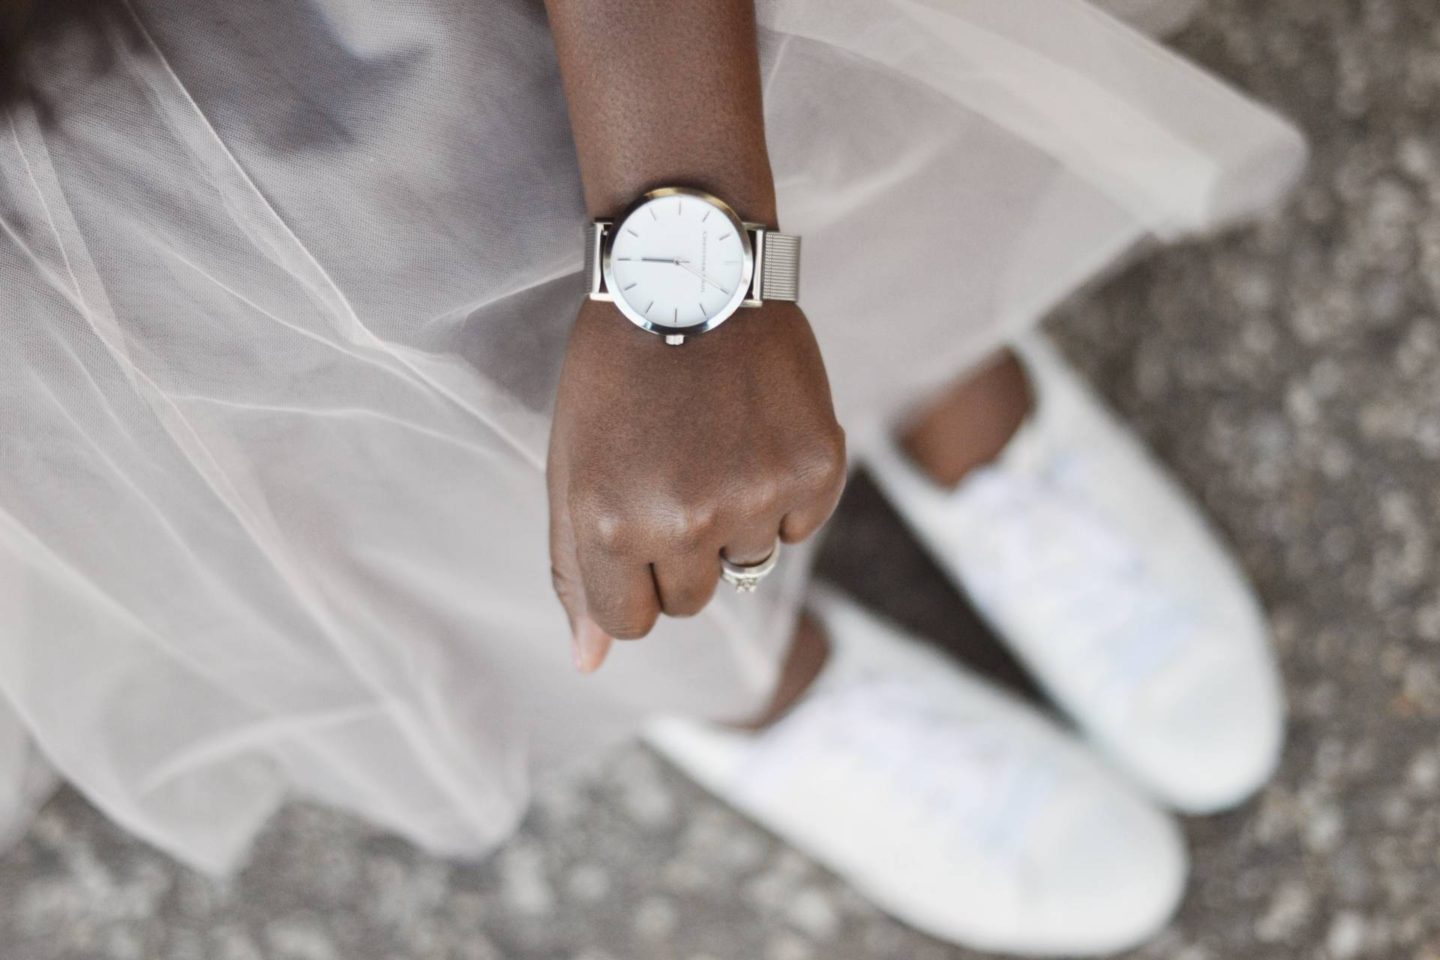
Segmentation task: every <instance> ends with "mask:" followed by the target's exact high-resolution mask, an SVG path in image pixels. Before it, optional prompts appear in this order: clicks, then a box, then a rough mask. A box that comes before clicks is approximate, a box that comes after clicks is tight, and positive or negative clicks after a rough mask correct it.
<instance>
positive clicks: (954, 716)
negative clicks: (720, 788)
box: [736, 673, 1059, 859]
mask: <svg viewBox="0 0 1440 960" xmlns="http://www.w3.org/2000/svg"><path fill="white" fill-rule="evenodd" d="M928 687H929V684H926V683H925V682H924V681H923V680H921V679H919V678H913V677H903V678H902V677H894V676H883V675H867V674H865V673H860V674H858V675H852V676H849V677H846V678H844V679H840V678H837V677H833V676H832V677H831V678H830V679H829V681H828V682H827V684H826V686H825V687H823V688H820V689H817V690H815V691H814V693H813V694H812V695H811V696H810V697H808V698H807V699H806V700H805V701H803V702H802V703H801V704H799V705H797V706H796V707H795V708H794V709H793V710H792V711H791V713H790V714H788V715H787V716H786V717H785V718H784V719H783V720H782V721H781V722H780V723H778V724H776V725H775V726H774V727H772V728H771V729H769V730H767V731H765V732H764V733H762V734H760V735H759V736H758V737H757V738H756V741H755V744H754V750H753V751H752V753H751V755H750V758H749V760H748V761H747V762H746V763H745V765H744V766H743V767H742V768H741V769H740V770H739V771H738V774H737V777H736V789H737V794H738V796H739V797H741V798H743V802H744V803H745V804H747V805H752V806H754V807H757V808H763V809H766V810H770V811H775V810H776V809H777V808H784V809H786V810H787V811H788V812H789V815H790V816H792V817H795V818H797V819H800V820H805V819H807V818H811V817H818V818H820V819H821V820H824V819H826V818H827V817H832V816H836V815H839V816H841V817H843V818H844V819H846V820H847V821H850V822H851V824H852V826H853V825H854V824H856V823H859V822H864V821H865V820H866V819H867V818H870V817H878V818H885V819H889V818H894V817H901V818H907V819H909V820H913V821H914V825H913V829H912V830H911V831H910V832H911V833H913V834H914V835H916V836H917V837H920V838H922V839H921V840H919V841H917V842H921V843H931V844H944V845H947V846H949V847H951V848H955V849H959V850H964V851H968V852H971V853H977V854H980V855H982V857H984V858H987V859H991V858H995V857H1008V856H1013V855H1014V854H1015V852H1016V851H1017V849H1018V847H1019V845H1020V843H1021V842H1022V841H1023V840H1024V838H1025V837H1026V836H1027V827H1028V823H1029V821H1030V819H1031V817H1033V816H1034V815H1035V814H1036V813H1037V812H1038V811H1039V810H1040V809H1042V808H1043V807H1044V806H1045V804H1046V802H1047V797H1048V795H1049V794H1050V792H1051V791H1052V790H1053V789H1054V787H1055V785H1056V783H1057V782H1058V779H1059V776H1058V773H1057V771H1055V770H1053V769H1050V768H1048V767H1042V766H1041V765H1039V764H1037V763H1035V762H1033V761H1032V760H1031V759H1030V758H1029V753H1028V751H1026V750H1025V749H1024V747H1023V745H1021V744H1019V743H1016V742H1014V738H1013V737H1011V736H1008V735H1007V729H1008V728H1006V727H1005V726H1004V725H1003V724H1000V723H997V722H994V721H989V720H984V719H981V718H979V717H976V718H973V719H970V718H966V717H964V716H963V715H962V714H960V713H958V712H956V710H955V709H954V705H953V704H951V705H947V706H940V705H939V704H937V703H936V701H935V699H934V698H935V697H936V695H937V694H941V693H943V692H944V691H941V690H931V689H928ZM952 692H953V691H952Z"/></svg>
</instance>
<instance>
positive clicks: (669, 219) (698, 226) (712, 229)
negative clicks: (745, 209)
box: [605, 187, 754, 333]
mask: <svg viewBox="0 0 1440 960" xmlns="http://www.w3.org/2000/svg"><path fill="white" fill-rule="evenodd" d="M612 230H613V231H614V233H613V239H612V241H611V244H610V250H609V256H608V257H607V258H606V261H605V283H606V286H608V287H609V289H610V292H611V294H612V295H613V296H614V297H615V302H616V305H617V306H619V308H620V310H621V311H622V312H623V313H624V314H625V315H626V316H627V317H629V318H630V320H632V321H633V322H635V323H637V324H639V325H640V326H642V327H645V328H646V329H648V330H656V331H658V332H661V333H667V332H669V331H672V330H675V331H687V332H699V331H701V330H707V329H709V328H710V327H713V326H716V325H718V324H719V323H720V322H721V321H723V320H725V319H726V318H727V317H729V316H730V315H731V314H733V313H734V312H735V311H736V309H738V308H739V306H740V303H741V301H743V300H744V299H745V295H746V293H747V292H748V290H749V286H750V280H751V277H752V276H753V275H754V259H753V254H752V251H751V247H750V235H749V234H748V233H747V232H746V231H745V227H744V225H743V224H742V223H741V222H740V220H739V218H738V217H736V216H735V214H734V212H733V211H731V210H730V208H729V207H727V206H725V205H724V204H723V203H721V202H720V201H719V200H716V199H715V198H713V197H710V196H708V195H707V194H703V193H700V192H698V191H691V190H682V189H679V188H674V187H670V188H666V189H663V190H655V191H652V192H651V193H648V194H646V195H645V197H644V198H643V199H642V200H641V202H640V203H639V204H638V205H636V206H635V207H634V208H633V209H632V210H631V211H630V213H629V214H628V215H627V216H626V217H625V218H624V219H623V220H621V221H619V222H618V223H616V224H615V226H614V227H613V228H612Z"/></svg>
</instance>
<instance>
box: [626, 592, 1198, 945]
mask: <svg viewBox="0 0 1440 960" xmlns="http://www.w3.org/2000/svg"><path fill="white" fill-rule="evenodd" d="M812 609H814V610H815V612H816V613H817V614H818V615H819V617H820V620H821V621H822V622H823V623H824V625H825V627H826V630H827V633H828V635H829V638H830V641H831V654H830V660H829V661H828V662H827V663H826V665H825V668H824V670H822V671H821V674H820V677H819V678H818V679H817V680H816V682H815V684H814V685H813V686H812V687H811V689H810V690H809V691H808V692H807V693H806V695H805V697H804V699H803V700H801V702H800V703H799V704H798V705H796V706H795V707H794V708H793V709H792V710H791V711H790V712H789V713H787V714H786V715H785V716H784V717H783V718H782V719H781V720H780V721H779V722H778V723H776V724H775V725H774V726H772V727H770V728H769V729H767V730H765V731H763V732H761V733H759V734H747V733H740V732H733V731H723V730H720V729H719V728H715V727H709V726H704V725H701V724H698V723H695V722H691V721H686V720H664V721H661V722H659V723H657V724H654V725H653V726H652V728H651V729H650V731H649V732H648V733H647V739H648V740H649V742H650V743H651V745H652V746H654V747H655V748H656V749H657V750H659V751H660V752H661V753H662V754H663V755H665V756H667V757H668V758H669V759H670V760H672V761H673V762H675V763H676V764H677V765H679V766H680V767H681V768H682V769H683V770H685V771H686V772H687V773H689V774H690V775H691V776H692V777H694V778H695V780H697V781H698V782H699V783H701V784H702V785H703V786H705V787H707V788H708V789H710V790H711V791H713V792H714V793H716V794H718V795H719V796H720V797H722V798H723V799H725V800H726V801H728V802H730V803H731V804H733V805H734V806H736V807H737V808H739V809H740V810H742V811H744V812H746V813H748V814H749V815H751V816H752V817H754V818H755V819H756V820H757V821H759V823H761V824H762V825H763V826H765V827H767V828H768V829H770V830H772V831H773V832H775V833H776V834H778V835H779V836H781V837H783V838H784V839H785V840H787V841H788V842H790V843H792V844H793V845H795V846H796V847H798V848H799V849H800V850H802V851H805V852H806V853H808V854H809V855H810V856H812V857H814V858H815V859H816V860H817V861H819V862H820V863H822V864H824V865H826V866H827V867H829V868H830V869H832V870H834V871H835V872H837V873H839V874H840V875H841V876H842V877H844V878H845V879H846V880H848V881H849V882H850V883H851V884H852V885H853V886H854V887H855V888H856V889H857V890H859V891H860V892H861V893H863V894H865V895H866V896H867V897H868V898H869V899H870V900H871V901H872V902H873V903H875V904H876V905H877V906H878V907H880V908H881V909H883V910H885V911H887V912H889V913H890V914H892V915H893V916H895V917H896V918H897V919H899V920H901V921H903V922H905V923H908V924H910V925H912V926H914V927H916V928H918V929H920V930H922V931H924V932H926V933H929V934H931V935H932V936H936V937H941V938H943V939H946V940H951V941H954V942H956V943H959V944H963V945H965V946H969V947H974V948H979V949H984V950H993V951H1003V952H1006V953H1023V954H1030V955H1054V954H1067V955H1074V954H1098V953H1110V952H1114V951H1118V950H1122V949H1125V948H1127V947H1130V946H1133V945H1135V944H1137V943H1139V942H1141V941H1143V940H1145V939H1147V938H1148V937H1149V936H1151V935H1153V934H1154V933H1156V932H1157V931H1158V930H1159V929H1160V928H1161V926H1162V925H1163V924H1164V923H1165V921H1166V919H1168V917H1169V916H1170V914H1171V912H1172V911H1173V909H1174V907H1175V905H1176V903H1177V902H1178V900H1179V898H1180V894H1181V892H1182V890H1183V887H1184V881H1185V873H1186V862H1185V853H1184V848H1183V846H1182V843H1181V839H1180V835H1179V832H1178V830H1177V828H1176V827H1175V825H1174V824H1173V822H1172V821H1171V820H1170V819H1169V818H1168V817H1166V816H1165V815H1164V814H1162V813H1160V812H1159V811H1158V810H1156V809H1155V808H1154V807H1153V806H1151V805H1150V804H1149V803H1148V802H1146V801H1145V800H1144V799H1143V798H1141V797H1140V796H1139V795H1138V794H1136V793H1135V792H1134V791H1133V790H1132V789H1131V788H1129V787H1128V786H1126V785H1125V784H1124V783H1123V782H1122V781H1119V780H1117V779H1116V778H1115V777H1114V776H1113V775H1111V774H1109V773H1107V772H1106V771H1105V770H1104V769H1103V768H1102V767H1101V765H1100V764H1099V763H1098V762H1096V761H1095V760H1093V759H1091V758H1090V757H1089V756H1088V754H1087V753H1086V752H1085V751H1084V749H1083V748H1082V747H1080V746H1079V745H1078V744H1077V743H1075V742H1074V741H1072V740H1071V739H1070V738H1068V737H1067V736H1066V735H1065V734H1063V733H1061V732H1060V731H1059V730H1057V729H1056V728H1055V727H1054V726H1052V725H1051V724H1050V723H1048V722H1047V721H1046V720H1044V719H1043V718H1042V717H1041V716H1040V715H1039V714H1038V713H1036V712H1035V711H1033V710H1031V709H1029V708H1028V707H1026V706H1024V705H1022V704H1020V703H1019V702H1017V701H1015V700H1013V699H1011V698H1010V697H1008V696H1006V695H1005V694H1003V693H1001V692H1000V691H998V690H995V689H993V688H991V687H989V686H987V685H985V684H984V683H982V682H981V681H980V680H978V679H976V678H974V677H972V676H970V675H968V674H966V673H965V672H963V671H962V670H961V669H960V668H959V667H957V666H955V665H954V664H952V663H950V662H949V661H948V660H947V659H946V658H945V657H944V656H942V655H940V654H938V653H936V652H934V651H931V650H927V649H925V648H923V647H921V646H919V645H918V644H916V643H915V642H914V641H912V640H909V639H908V638H906V637H904V636H903V635H902V634H900V633H899V632H898V631H897V630H896V629H895V628H894V627H891V626H888V625H886V624H883V623H881V622H880V621H878V620H876V619H874V618H873V617H871V616H869V615H868V614H866V613H864V612H863V611H861V610H859V609H858V608H857V607H855V606H854V605H853V604H851V603H849V602H846V601H842V600H840V599H839V598H838V597H835V596H834V595H830V594H824V593H821V594H819V595H818V597H817V603H816V605H815V606H814V607H812Z"/></svg>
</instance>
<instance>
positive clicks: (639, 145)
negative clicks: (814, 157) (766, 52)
mask: <svg viewBox="0 0 1440 960" xmlns="http://www.w3.org/2000/svg"><path fill="white" fill-rule="evenodd" d="M546 8H547V9H548V11H549V15H550V24H551V29H552V31H553V33H554V36H555V46H556V49H557V51H558V53H559V57H560V70H561V73H562V75H563V76H564V80H565V93H566V96H567V98H568V100H569V103H570V118H571V126H572V127H573V129H574V133H575V145H576V149H577V151H578V153H579V159H580V172H581V177H582V180H583V182H584V187H585V202H586V206H587V207H588V208H589V211H590V214H591V216H596V217H602V216H611V215H613V214H615V213H617V212H618V211H620V210H622V209H624V207H625V206H627V205H628V204H629V203H630V202H631V201H633V200H634V199H635V198H636V197H637V196H639V195H640V194H641V193H643V192H644V191H645V190H647V189H650V188H652V187H656V186H662V185H686V186H694V187H698V188H700V189H704V190H708V191H710V192H711V193H714V194H716V195H717V196H719V197H721V198H723V199H724V200H726V201H727V202H728V203H729V204H730V205H731V206H733V207H734V208H735V209H736V210H737V211H738V212H739V213H740V215H741V216H742V217H744V218H745V219H747V220H752V221H756V222H759V223H764V224H766V225H768V226H772V227H775V226H778V224H777V223H776V216H775V185H774V179H773V177H772V174H771V171H770V158H769V154H768V153H767V151H766V148H765V123H764V113H763V109H762V104H761V90H760V65H759V57H758V54H757V50H756V38H755V11H754V6H753V4H752V3H751V2H750V0H546Z"/></svg>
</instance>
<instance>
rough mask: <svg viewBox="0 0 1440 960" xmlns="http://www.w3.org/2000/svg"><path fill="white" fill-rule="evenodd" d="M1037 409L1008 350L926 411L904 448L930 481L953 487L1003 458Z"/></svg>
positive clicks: (913, 426)
mask: <svg viewBox="0 0 1440 960" xmlns="http://www.w3.org/2000/svg"><path fill="white" fill-rule="evenodd" d="M1032 403H1033V398H1032V397H1031V394H1030V385H1029V384H1028V383H1027V382H1026V379H1025V371H1024V369H1023V368H1021V366H1020V361H1019V360H1017V359H1016V357H1015V354H1013V353H1011V352H1010V351H1009V350H1005V351H1002V352H1001V353H999V354H997V355H996V356H995V357H993V358H992V359H991V360H989V361H988V362H987V363H985V364H984V365H983V366H981V367H980V368H979V369H978V370H976V372H975V373H973V374H972V375H970V376H969V377H966V378H965V379H963V380H961V381H959V382H957V383H956V384H955V385H954V386H953V387H951V388H950V389H949V390H947V391H945V393H944V394H942V395H941V396H940V397H939V398H937V399H936V400H935V401H933V402H932V403H931V404H930V405H929V406H928V407H926V408H925V409H924V410H922V411H921V412H920V414H919V415H918V416H917V417H915V418H914V420H913V421H912V422H911V424H910V426H909V427H908V428H907V429H906V430H905V432H904V434H903V435H902V436H901V438H900V446H901V448H902V449H904V451H905V452H906V453H907V454H909V456H910V459H911V460H913V461H914V462H915V465H916V466H918V467H919V468H920V469H921V471H923V472H924V473H925V474H926V475H927V476H929V478H930V479H931V480H933V481H935V482H936V483H937V484H939V485H940V486H944V487H953V486H954V485H955V484H957V483H959V482H960V478H962V477H964V476H965V474H967V473H969V472H970V471H971V470H973V469H974V468H975V467H978V466H980V465H981V464H983V463H988V462H989V461H991V460H994V459H995V458H996V457H997V456H999V454H1000V451H1001V450H1003V449H1005V444H1007V443H1009V442H1010V438H1011V437H1013V436H1014V435H1015V431H1016V430H1018V429H1019V428H1020V424H1021V423H1023V422H1024V421H1025V418H1026V417H1027V416H1028V415H1029V413H1030V408H1031V405H1032Z"/></svg>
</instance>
